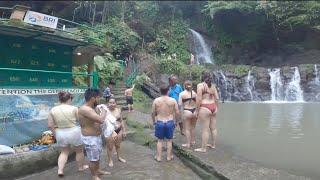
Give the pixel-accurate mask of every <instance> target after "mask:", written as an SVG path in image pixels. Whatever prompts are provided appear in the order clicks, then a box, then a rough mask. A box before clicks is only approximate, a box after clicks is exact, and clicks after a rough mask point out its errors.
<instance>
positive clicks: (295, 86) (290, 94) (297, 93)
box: [285, 67, 303, 102]
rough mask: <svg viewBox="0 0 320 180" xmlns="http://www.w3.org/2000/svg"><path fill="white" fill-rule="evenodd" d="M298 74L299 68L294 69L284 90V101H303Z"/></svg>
mask: <svg viewBox="0 0 320 180" xmlns="http://www.w3.org/2000/svg"><path fill="white" fill-rule="evenodd" d="M300 81H301V79H300V73H299V68H298V67H294V73H293V75H292V78H291V82H289V84H288V86H287V88H286V96H285V100H286V101H299V102H302V101H303V91H302V89H301V86H300Z"/></svg>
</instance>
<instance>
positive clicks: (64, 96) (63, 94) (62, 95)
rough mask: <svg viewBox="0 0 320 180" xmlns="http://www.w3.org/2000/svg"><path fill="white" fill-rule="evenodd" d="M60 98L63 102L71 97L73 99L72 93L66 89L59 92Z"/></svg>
mask: <svg viewBox="0 0 320 180" xmlns="http://www.w3.org/2000/svg"><path fill="white" fill-rule="evenodd" d="M58 98H59V101H60V102H61V103H65V102H67V101H68V100H69V99H72V94H71V93H69V92H66V91H60V92H59V93H58Z"/></svg>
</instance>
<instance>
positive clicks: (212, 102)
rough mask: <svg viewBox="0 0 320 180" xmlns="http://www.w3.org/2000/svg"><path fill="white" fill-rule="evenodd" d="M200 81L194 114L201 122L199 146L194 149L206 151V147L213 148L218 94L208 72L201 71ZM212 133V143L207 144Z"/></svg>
mask: <svg viewBox="0 0 320 180" xmlns="http://www.w3.org/2000/svg"><path fill="white" fill-rule="evenodd" d="M202 81H203V82H202V83H199V84H198V86H197V99H196V102H197V109H196V114H197V116H198V120H199V122H200V124H201V126H202V127H201V128H202V130H201V133H202V135H201V141H202V142H201V147H200V148H197V149H195V151H197V152H207V147H210V148H212V149H214V148H215V143H216V137H217V129H216V114H217V111H218V101H219V95H218V92H217V89H216V86H215V84H212V77H211V74H210V73H209V72H206V71H205V72H203V73H202ZM210 134H211V135H212V144H207V143H208V140H209V135H210Z"/></svg>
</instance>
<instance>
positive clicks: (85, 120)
mask: <svg viewBox="0 0 320 180" xmlns="http://www.w3.org/2000/svg"><path fill="white" fill-rule="evenodd" d="M78 116H79V122H80V126H81V133H82V135H84V136H99V135H100V134H101V128H100V123H98V122H97V121H95V120H94V118H96V116H98V114H97V113H96V112H95V111H94V109H92V108H91V107H89V106H87V105H83V106H81V107H80V108H79V111H78ZM98 117H99V116H98Z"/></svg>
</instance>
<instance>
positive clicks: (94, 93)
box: [84, 88, 100, 102]
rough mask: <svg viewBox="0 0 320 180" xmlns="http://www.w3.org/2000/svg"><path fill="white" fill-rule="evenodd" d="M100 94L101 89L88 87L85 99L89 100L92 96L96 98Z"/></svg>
mask: <svg viewBox="0 0 320 180" xmlns="http://www.w3.org/2000/svg"><path fill="white" fill-rule="evenodd" d="M99 95H100V91H99V89H95V88H88V89H87V90H86V92H84V99H85V100H86V102H88V101H90V99H91V98H92V97H94V98H96V97H98V96H99Z"/></svg>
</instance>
